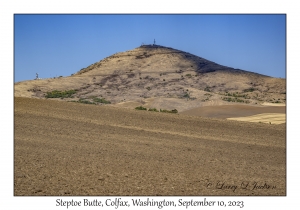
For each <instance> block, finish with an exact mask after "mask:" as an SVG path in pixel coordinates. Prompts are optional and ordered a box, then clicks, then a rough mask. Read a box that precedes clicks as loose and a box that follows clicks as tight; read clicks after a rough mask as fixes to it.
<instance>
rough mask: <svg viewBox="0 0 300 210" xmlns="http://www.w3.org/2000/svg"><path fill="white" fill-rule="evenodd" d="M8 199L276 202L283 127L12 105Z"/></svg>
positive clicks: (62, 105)
mask: <svg viewBox="0 0 300 210" xmlns="http://www.w3.org/2000/svg"><path fill="white" fill-rule="evenodd" d="M255 182H257V185H256V186H258V185H259V186H261V187H260V188H259V189H258V188H256V189H253V187H254V185H255ZM209 183H211V185H210V184H209ZM218 183H219V185H218ZM222 183H224V185H221V184H222ZM242 183H244V186H246V183H249V185H248V187H247V188H246V189H242V188H241V185H242ZM234 185H236V186H237V189H235V190H233V186H234ZM267 185H270V187H269V188H268V186H267ZM228 186H231V189H228V188H229V187H228ZM263 186H264V187H263ZM273 186H276V188H273ZM14 195H16V196H17V195H82V196H83V195H98V196H99V195H115V196H116V195H198V196H199V195H286V128H285V126H282V125H269V124H259V123H247V122H236V121H228V120H220V119H207V118H202V117H193V116H187V115H178V114H168V113H154V112H146V111H138V110H128V109H121V108H116V107H109V106H95V105H85V104H77V103H71V102H61V101H52V100H43V99H31V98H18V97H16V98H15V107H14Z"/></svg>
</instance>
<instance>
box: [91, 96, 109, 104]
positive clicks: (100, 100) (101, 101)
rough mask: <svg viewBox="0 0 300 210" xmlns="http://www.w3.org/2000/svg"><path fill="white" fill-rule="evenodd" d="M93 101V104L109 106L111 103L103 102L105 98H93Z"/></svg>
mask: <svg viewBox="0 0 300 210" xmlns="http://www.w3.org/2000/svg"><path fill="white" fill-rule="evenodd" d="M93 101H94V102H97V103H101V104H110V103H111V102H110V101H107V100H105V98H97V97H95V98H93Z"/></svg>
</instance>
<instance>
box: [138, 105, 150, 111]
mask: <svg viewBox="0 0 300 210" xmlns="http://www.w3.org/2000/svg"><path fill="white" fill-rule="evenodd" d="M135 109H136V110H146V111H147V108H145V107H142V106H138V107H135Z"/></svg>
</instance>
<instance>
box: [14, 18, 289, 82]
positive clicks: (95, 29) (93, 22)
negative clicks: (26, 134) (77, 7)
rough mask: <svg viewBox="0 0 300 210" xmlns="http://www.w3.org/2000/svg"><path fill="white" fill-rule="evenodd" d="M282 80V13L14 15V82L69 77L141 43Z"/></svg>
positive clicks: (284, 20) (283, 57) (284, 69)
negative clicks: (183, 52)
mask: <svg viewBox="0 0 300 210" xmlns="http://www.w3.org/2000/svg"><path fill="white" fill-rule="evenodd" d="M154 39H155V40H156V44H158V45H162V46H166V47H172V48H174V49H178V50H182V51H185V52H189V53H192V54H194V55H197V56H199V57H202V58H205V59H208V60H210V61H213V62H216V63H218V64H221V65H225V66H229V67H233V68H238V69H243V70H247V71H252V72H256V73H260V74H264V75H268V76H272V77H281V78H286V15H284V14H278V15H275V14H274V15H270V14H268V15H257V14H255V15H254V14H253V15H237V14H234V15H224V14H223V15H213V14H211V15H201V14H199V15H192V14H186V15H182V14H180V15H179V14H178V15H154V14H153V15H136V14H135V15H127V14H124V15H113V14H111V15H97V14H96V15H92V14H90V15H82V14H81V15H70V14H68V15H56V14H53V15H36V14H35V15H29V14H15V15H14V81H15V82H18V81H23V80H31V79H34V78H35V73H38V74H39V77H40V78H50V77H56V76H70V75H71V74H73V73H76V72H78V71H79V70H80V69H82V68H85V67H87V66H89V65H90V64H93V63H95V62H98V61H100V60H102V59H103V58H105V57H108V56H110V55H112V54H114V53H117V52H123V51H127V50H131V49H134V48H136V47H139V46H140V45H141V44H142V43H144V44H153V41H154Z"/></svg>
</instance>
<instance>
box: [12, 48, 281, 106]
mask: <svg viewBox="0 0 300 210" xmlns="http://www.w3.org/2000/svg"><path fill="white" fill-rule="evenodd" d="M54 90H58V91H66V90H73V91H74V93H73V94H72V95H70V96H69V97H64V98H62V99H59V100H67V101H80V102H82V101H84V102H86V101H88V102H94V100H93V99H94V98H98V99H103V98H104V99H105V100H106V101H109V102H111V104H112V105H113V106H120V107H128V108H133V107H135V106H138V105H145V106H147V107H148V108H154V107H156V108H163V109H177V110H178V111H180V112H181V111H185V110H189V109H192V108H197V107H199V106H211V105H226V104H233V103H239V104H250V105H261V104H262V103H264V102H269V103H273V104H285V100H286V81H285V79H279V78H272V77H268V76H265V75H260V74H257V73H253V72H248V71H244V70H240V69H234V68H230V67H226V66H222V65H219V64H217V63H214V62H212V61H209V60H206V59H204V58H201V57H198V56H196V55H192V54H190V53H187V52H183V51H180V50H176V49H172V48H169V47H163V46H159V45H143V46H140V47H138V48H135V49H133V50H129V51H126V52H120V53H116V54H114V55H111V56H109V57H107V58H105V59H103V60H101V61H99V62H96V63H94V64H92V65H90V66H88V67H86V68H84V69H81V70H80V71H78V72H77V73H74V74H73V75H72V76H69V77H59V78H52V79H43V80H32V81H23V82H19V83H16V84H15V96H21V97H33V98H45V96H47V93H48V92H51V91H54ZM59 98H60V97H59ZM98 99H97V100H98ZM98 101H99V100H98ZM98 104H101V103H98Z"/></svg>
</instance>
